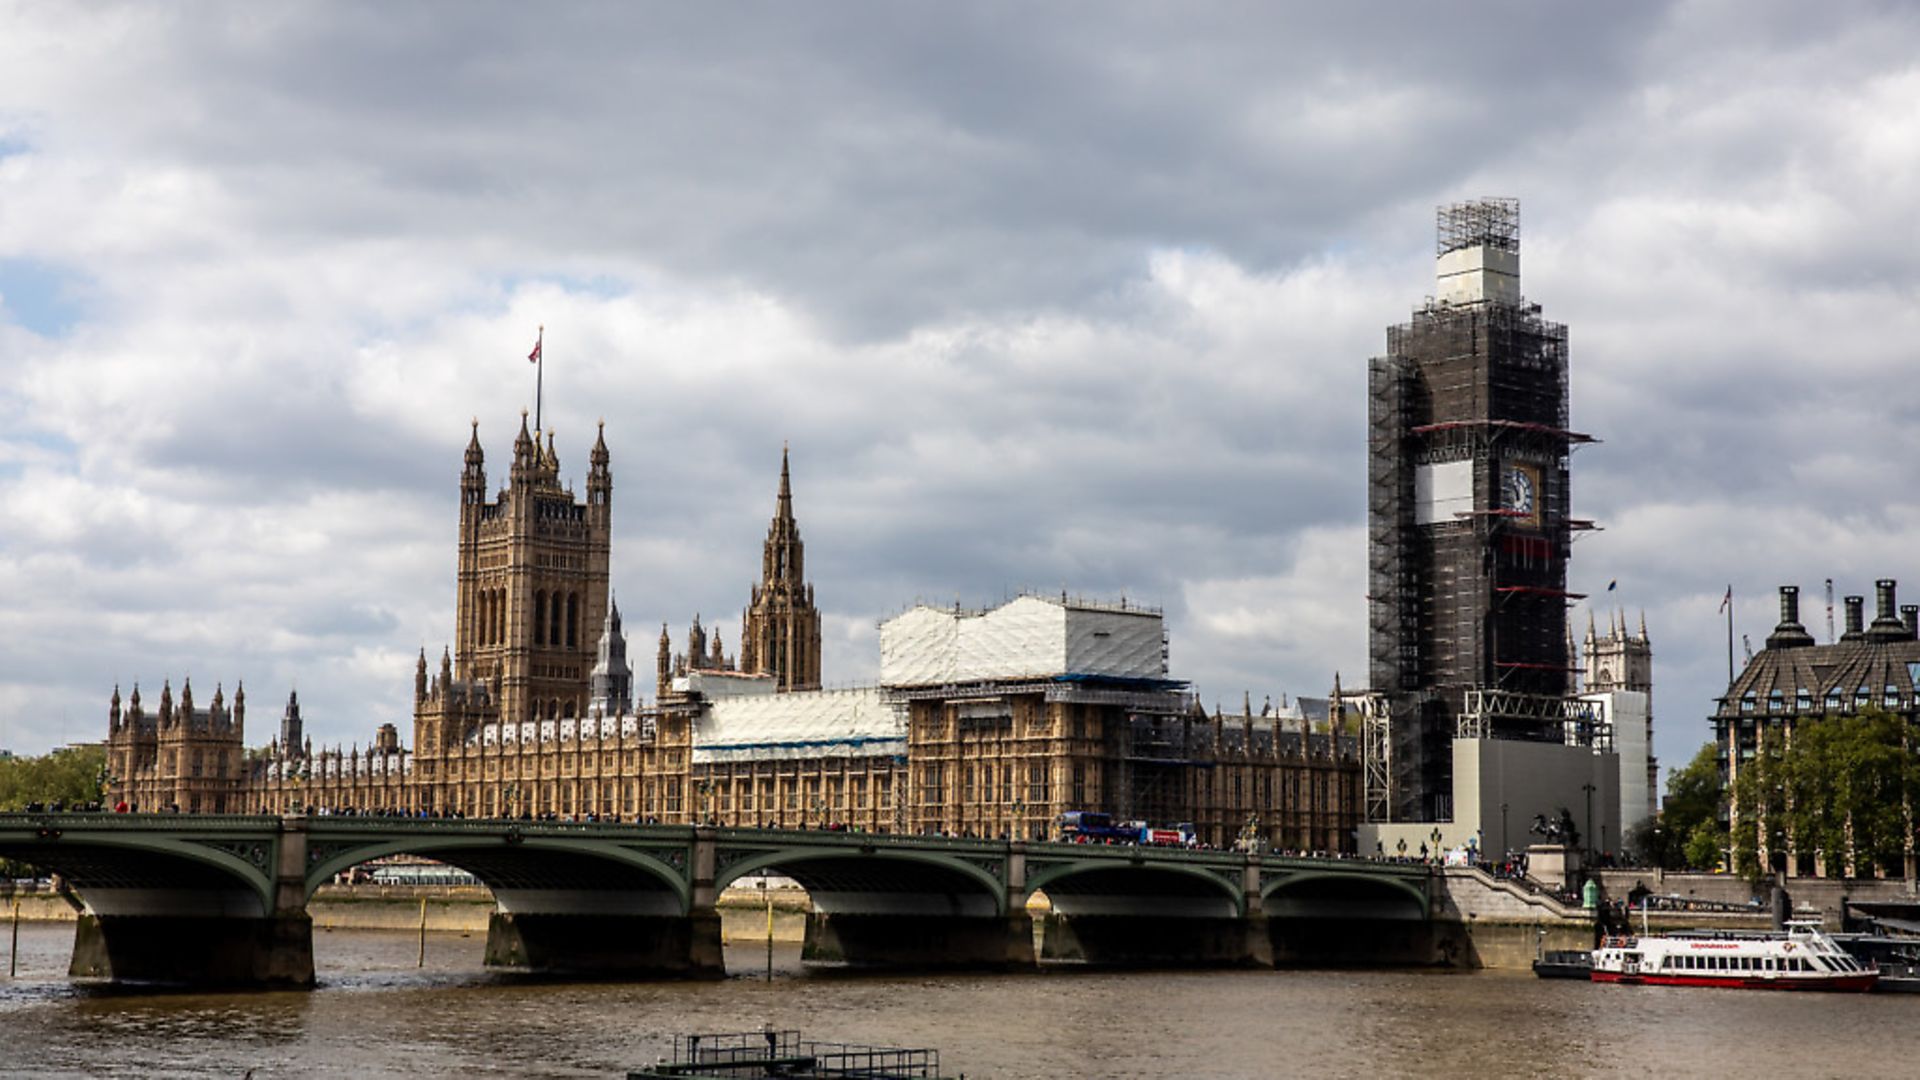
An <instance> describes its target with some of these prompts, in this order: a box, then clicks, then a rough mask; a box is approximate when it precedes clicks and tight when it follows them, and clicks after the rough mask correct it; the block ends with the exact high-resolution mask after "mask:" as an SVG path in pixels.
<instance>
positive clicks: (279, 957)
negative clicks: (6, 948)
mask: <svg viewBox="0 0 1920 1080" xmlns="http://www.w3.org/2000/svg"><path fill="white" fill-rule="evenodd" d="M306 825H307V823H306V819H305V818H287V819H286V820H285V821H283V822H282V823H281V826H280V830H279V835H278V837H277V841H278V842H277V843H275V844H274V845H273V847H272V852H273V854H272V855H271V858H272V860H273V889H272V901H271V906H270V907H265V906H264V905H262V903H261V898H260V895H259V894H258V893H256V892H254V891H253V890H252V889H249V888H246V887H244V886H238V885H234V886H229V887H219V886H214V887H190V886H187V887H181V886H175V887H166V886H149V887H142V888H111V887H99V888H88V889H87V890H86V891H85V892H84V893H83V894H82V895H81V902H82V910H81V912H80V915H79V919H78V920H77V922H76V925H75V927H74V937H73V958H72V960H71V961H70V962H69V963H68V965H67V975H68V977H69V978H77V979H103V980H107V981H110V982H116V983H122V982H136V983H161V984H168V985H176V986H192V987H209V988H211V987H250V988H262V989H277V990H304V989H307V988H310V987H312V986H313V920H312V919H311V918H309V917H308V915H307V906H306V900H307V893H306V877H305V872H306V863H307V833H306ZM263 856H264V853H263ZM263 908H265V909H264V910H263Z"/></svg>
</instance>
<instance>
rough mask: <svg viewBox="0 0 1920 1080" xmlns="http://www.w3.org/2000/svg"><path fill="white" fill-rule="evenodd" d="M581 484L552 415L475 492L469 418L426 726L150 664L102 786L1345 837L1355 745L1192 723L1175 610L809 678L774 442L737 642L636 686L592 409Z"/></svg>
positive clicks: (803, 599)
mask: <svg viewBox="0 0 1920 1080" xmlns="http://www.w3.org/2000/svg"><path fill="white" fill-rule="evenodd" d="M587 464H588V467H587V474H586V490H585V495H584V498H582V497H581V496H579V495H577V494H576V493H575V492H574V491H573V489H572V488H571V486H569V485H567V484H565V483H563V481H562V479H561V466H560V460H559V456H558V453H557V451H556V449H555V443H554V439H553V436H552V434H551V433H548V434H546V435H545V441H544V443H543V442H542V435H541V433H540V432H537V431H531V432H530V431H529V430H528V427H527V423H526V417H525V415H524V414H523V415H522V417H521V424H520V431H519V433H518V435H517V437H516V438H515V439H514V443H513V457H512V462H511V465H510V466H509V468H508V474H507V483H506V484H505V486H504V487H502V488H500V489H499V490H498V491H496V492H492V493H490V492H489V485H488V477H487V468H486V455H485V453H484V451H483V449H482V447H481V444H480V437H479V425H478V422H477V421H476V422H475V424H474V427H473V432H472V435H471V437H470V439H469V441H468V444H467V448H466V454H465V462H464V468H463V470H462V472H461V474H460V482H459V506H458V520H459V541H458V546H459V550H458V569H457V573H456V580H455V590H456V592H455V596H456V601H455V624H454V628H453V642H452V644H451V646H450V647H448V648H445V649H443V650H442V651H441V654H440V656H439V657H438V658H437V659H435V658H430V657H429V656H428V655H427V653H426V652H425V651H424V650H423V651H422V652H421V654H420V656H419V658H418V660H417V662H416V664H415V667H414V671H413V732H412V736H413V738H412V745H411V747H410V748H409V747H408V746H406V745H403V743H402V741H401V739H400V732H399V730H398V728H397V727H396V725H394V724H391V723H388V724H381V725H379V727H378V728H377V729H376V730H375V731H374V732H373V733H372V735H371V738H370V740H369V741H368V743H367V744H366V745H364V746H361V745H355V746H353V747H351V748H338V747H336V748H331V749H325V748H323V749H316V748H315V747H314V745H313V742H312V740H311V738H309V737H307V736H306V734H305V732H304V730H303V721H302V717H301V713H300V702H299V699H298V696H297V694H289V696H288V698H287V701H286V704H285V707H284V709H283V711H282V713H281V716H280V718H279V725H278V731H277V734H276V736H275V737H274V738H273V739H272V740H271V741H270V743H269V744H268V745H267V746H266V747H265V748H262V749H251V750H250V749H248V748H247V747H246V745H245V717H246V694H245V691H244V689H243V688H242V687H241V686H240V685H239V684H236V686H235V688H234V691H233V696H232V699H231V700H230V701H229V700H228V699H227V698H226V696H225V692H224V689H223V688H216V690H215V691H214V694H213V696H212V699H211V701H210V702H209V703H208V704H207V705H206V706H205V707H200V706H198V705H196V703H195V699H194V694H193V689H192V687H191V686H190V685H187V684H184V683H183V684H182V686H181V687H180V690H179V695H178V698H177V699H176V698H175V696H174V691H173V688H172V686H171V685H170V683H169V684H167V685H163V687H162V689H161V692H160V698H159V702H158V707H157V708H151V709H150V708H149V707H148V706H147V705H145V704H143V702H142V700H141V695H140V691H139V689H138V688H137V687H135V688H134V689H133V692H132V694H131V695H130V697H129V698H128V699H127V700H125V701H122V699H121V697H120V692H119V690H118V688H116V689H115V690H114V693H113V697H112V701H111V704H110V708H109V731H108V742H107V747H108V769H109V772H110V774H111V776H110V778H109V781H108V786H109V790H108V798H109V799H110V800H111V801H113V802H116V803H122V802H124V803H126V804H127V805H128V807H129V808H131V809H138V810H140V811H151V810H178V811H180V812H184V813H236V812H237V813H289V812H297V811H303V810H304V811H308V812H358V813H397V814H430V815H454V816H467V817H523V816H528V815H532V816H540V817H547V816H552V817H558V818H562V819H567V818H572V819H580V820H589V819H591V820H620V821H658V822H666V823H697V822H707V823H715V824H723V825H765V826H774V827H786V828H803V827H846V828H855V829H864V830H870V831H916V832H933V831H940V832H948V833H952V834H954V835H974V836H1017V837H1028V838H1035V839H1044V838H1047V837H1049V836H1052V835H1055V834H1056V831H1057V825H1056V823H1057V822H1058V820H1059V816H1060V815H1061V814H1062V813H1064V812H1066V811H1069V810H1101V811H1106V812H1109V813H1112V814H1114V815H1116V816H1117V817H1121V818H1137V819H1142V820H1149V821H1152V822H1154V823H1156V824H1163V823H1164V824H1171V823H1184V822H1190V823H1192V824H1193V826H1194V828H1195V831H1196V833H1197V834H1198V836H1199V837H1200V839H1202V840H1203V841H1206V842H1210V843H1216V844H1227V843H1232V842H1235V841H1236V840H1246V841H1255V840H1258V841H1260V842H1264V843H1266V844H1268V845H1270V846H1273V847H1277V848H1287V849H1297V850H1350V849H1351V847H1352V845H1353V834H1354V828H1355V827H1356V826H1357V825H1358V823H1359V821H1358V819H1359V812H1360V775H1359V765H1358V761H1357V746H1356V744H1355V741H1354V740H1353V739H1352V738H1351V737H1349V736H1346V735H1345V734H1343V732H1342V730H1341V727H1342V725H1341V724H1340V723H1339V719H1340V716H1341V710H1340V709H1339V707H1338V705H1337V696H1336V705H1335V706H1334V708H1333V711H1332V718H1333V719H1332V721H1331V722H1329V721H1327V720H1325V719H1324V718H1322V720H1321V723H1320V724H1319V730H1315V724H1314V721H1313V718H1310V717H1309V716H1308V715H1306V714H1304V713H1299V712H1297V711H1295V712H1291V713H1289V712H1288V710H1284V709H1283V710H1275V709H1273V708H1272V707H1271V706H1268V707H1263V708H1262V709H1261V710H1260V712H1259V714H1257V715H1256V713H1255V711H1254V709H1253V706H1252V703H1251V699H1250V698H1248V699H1247V700H1246V701H1245V702H1244V703H1243V707H1242V712H1241V714H1240V715H1237V716H1229V715H1223V714H1222V712H1221V711H1220V710H1219V709H1217V708H1216V710H1215V711H1214V712H1213V714H1211V715H1209V714H1207V713H1206V712H1205V711H1204V710H1203V709H1202V708H1201V707H1200V706H1199V704H1198V702H1197V700H1196V699H1195V697H1194V695H1193V694H1192V693H1191V692H1190V691H1189V688H1188V686H1187V684H1186V683H1185V682H1183V681H1180V680H1176V679H1172V678H1169V677H1168V675H1167V671H1166V663H1167V661H1166V657H1167V640H1166V633H1165V630H1164V627H1163V622H1162V617H1161V613H1160V612H1159V611H1157V610H1154V609H1150V608H1141V607H1139V606H1138V605H1133V606H1129V605H1127V604H1126V603H1124V602H1122V603H1120V604H1103V603H1098V602H1093V601H1087V600H1081V599H1076V598H1070V597H1068V596H1066V595H1065V594H1064V593H1062V594H1058V595H1052V596H1023V597H1021V598H1019V599H1016V600H1014V601H1011V602H1009V603H1007V604H1004V605H1002V606H1000V607H998V608H995V609H992V610H983V611H970V610H960V609H958V608H937V609H936V608H928V607H916V608H913V609H910V610H908V611H907V612H905V613H903V614H901V615H899V616H897V617H895V618H894V619H891V620H888V621H887V622H886V623H884V624H882V627H881V650H882V657H881V679H880V683H879V684H878V685H875V686H870V687H861V688H854V689H832V690H829V689H822V679H821V622H820V612H819V609H818V608H817V607H816V606H815V602H814V593H813V587H812V585H811V584H810V583H808V581H807V579H806V575H805V565H806V564H805V547H804V544H803V543H802V540H801V536H800V527H799V524H798V522H797V520H796V517H795V514H794V499H793V491H792V482H791V476H790V472H789V466H788V461H787V456H786V454H785V452H784V451H783V453H782V458H781V466H780V477H779V487H778V494H777V496H776V499H775V504H774V512H773V516H772V520H771V522H770V524H769V525H768V529H767V535H766V538H765V541H764V543H763V545H762V553H761V565H760V575H759V580H758V581H757V583H755V584H754V585H753V586H752V587H751V589H750V590H749V592H748V595H747V603H746V605H745V608H744V610H743V612H742V618H741V626H740V635H739V637H738V638H737V639H736V648H737V652H736V654H735V655H732V656H729V655H728V654H727V652H726V649H725V647H724V645H723V642H722V640H721V635H720V633H719V632H718V630H717V629H714V630H712V631H709V630H708V629H707V628H704V627H702V626H701V625H700V622H699V620H698V618H697V617H696V618H695V619H694V621H693V623H692V625H691V627H690V628H689V630H688V632H687V635H686V639H685V647H684V649H683V650H680V651H676V650H675V649H674V647H673V642H672V640H671V638H670V635H669V633H668V630H667V628H666V627H665V626H664V625H663V626H662V628H661V632H660V638H659V641H658V648H657V652H656V657H655V672H654V674H655V686H654V695H653V701H652V703H651V704H647V703H645V702H643V701H640V700H638V699H637V698H636V695H635V687H634V685H633V683H634V679H633V669H632V668H631V666H630V665H629V662H628V655H627V638H626V635H625V630H624V627H623V625H622V622H621V617H620V610H619V607H618V605H617V603H616V602H615V594H614V592H613V591H612V590H611V588H610V584H609V570H610V567H609V552H610V548H611V537H612V529H613V491H614V485H613V473H612V469H611V455H610V453H609V451H608V448H607V444H606V439H605V432H604V426H603V429H602V430H601V432H600V433H599V434H598V435H597V436H596V438H595V440H594V443H593V446H592V448H591V450H590V451H589V453H588V458H587Z"/></svg>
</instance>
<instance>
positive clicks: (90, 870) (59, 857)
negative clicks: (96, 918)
mask: <svg viewBox="0 0 1920 1080" xmlns="http://www.w3.org/2000/svg"><path fill="white" fill-rule="evenodd" d="M61 824H62V823H61V822H59V821H52V822H48V823H46V824H41V825H35V826H32V827H31V832H29V833H25V834H23V835H14V834H15V833H16V832H19V830H15V829H4V830H0V858H7V859H13V860H16V861H18V862H23V863H27V864H28V865H31V866H35V867H39V868H42V869H45V870H47V871H49V872H51V873H56V874H59V875H60V877H61V879H62V880H63V881H65V882H66V883H67V885H68V886H69V887H71V888H72V889H73V892H74V894H75V895H77V896H78V897H79V898H80V899H81V900H82V901H84V902H86V903H87V904H88V905H89V907H92V908H95V909H96V910H101V911H112V910H116V909H118V908H119V907H121V906H122V904H121V903H120V901H121V900H122V898H125V899H126V901H127V902H128V903H135V902H137V903H138V905H139V910H140V912H141V913H143V914H144V913H147V912H152V911H155V910H158V908H160V907H163V906H177V905H176V904H174V903H173V901H179V902H180V903H186V902H187V901H185V900H183V899H182V898H184V897H186V896H188V895H189V894H195V895H196V897H197V898H196V899H195V900H194V901H192V903H193V904H196V905H205V906H207V907H209V908H212V910H209V911H208V912H207V913H208V914H231V915H241V916H247V917H260V916H264V915H266V914H267V913H268V912H269V911H270V910H272V907H273V876H272V875H273V860H274V858H275V856H276V854H277V845H276V844H275V843H274V840H273V838H272V837H271V836H269V835H263V836H261V837H259V838H257V839H256V838H241V839H235V838H231V837H206V838H196V837H193V836H182V835H174V834H166V835H154V834H150V833H147V834H143V833H139V832H129V833H126V834H122V835H103V834H100V833H95V832H86V833H78V832H76V833H73V834H71V835H68V834H67V832H66V831H65V830H63V829H62V828H61V827H60V826H61ZM169 898H172V899H171V900H170V899H169ZM212 898H218V899H217V900H215V899H212Z"/></svg>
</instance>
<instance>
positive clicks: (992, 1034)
mask: <svg viewBox="0 0 1920 1080" xmlns="http://www.w3.org/2000/svg"><path fill="white" fill-rule="evenodd" d="M484 936H485V935H483V934H475V935H473V936H471V937H468V936H463V935H458V934H431V935H429V936H428V940H427V949H426V962H425V966H424V967H416V963H417V962H418V959H419V955H418V947H419V946H418V939H417V938H416V937H415V936H414V935H412V934H407V933H395V932H383V931H365V930H359V931H333V932H316V934H315V935H314V955H315V962H316V966H317V967H318V968H319V972H320V979H321V984H322V985H321V986H320V988H319V989H317V990H315V991H313V992H311V993H274V994H219V995H213V994H191V995H189V994H142V993H129V992H113V991H104V990H89V989H83V988H78V987H75V986H73V985H71V984H69V983H68V982H67V981H66V978H65V971H66V963H67V955H68V951H69V950H70V948H71V946H72V940H73V929H72V926H71V924H67V925H55V924H26V925H23V926H22V927H21V931H20V974H19V976H18V977H17V978H15V979H12V980H10V981H0V1032H3V1033H4V1036H3V1037H0V1073H4V1074H5V1075H8V1076H16V1075H31V1076H50V1077H68V1076H71V1077H83V1076H84V1077H93V1076H114V1077H149V1076H151V1077H183V1076H224V1077H241V1076H245V1075H247V1074H248V1073H249V1071H251V1073H252V1075H253V1076H254V1077H256V1078H259V1080H264V1078H267V1077H303V1076H355V1077H365V1076H394V1077H398V1076H405V1077H474V1076H542V1077H601V1078H619V1077H624V1076H625V1073H626V1070H627V1069H629V1068H633V1067H636V1066H639V1065H641V1064H645V1063H649V1062H651V1061H654V1060H656V1059H658V1058H659V1057H660V1056H661V1054H663V1053H664V1052H665V1050H666V1049H667V1046H668V1040H669V1039H670V1037H671V1036H672V1035H673V1034H676V1033H684V1032H696V1031H733V1030H750V1029H757V1028H759V1027H760V1026H761V1025H762V1024H768V1023H770V1024H773V1025H775V1026H777V1027H782V1028H797V1029H799V1030H801V1031H802V1032H803V1033H804V1034H805V1035H807V1036H809V1037H813V1038H819V1039H828V1040H834V1041H848V1042H872V1043H882V1044H889V1045H898V1046H925V1047H932V1048H934V1049H937V1050H939V1051H940V1056H941V1065H942V1067H943V1070H944V1071H945V1072H946V1073H948V1074H952V1075H958V1074H959V1073H962V1072H964V1073H965V1074H966V1075H967V1076H969V1077H974V1078H1039V1077H1048V1078H1059V1077H1176V1076H1206V1077H1272V1076H1305V1075H1314V1076H1329V1077H1347V1076H1351V1077H1369V1078H1382V1077H1392V1076H1404V1075H1410V1074H1420V1075H1423V1076H1434V1077H1492V1076H1502V1077H1504V1076H1540V1077H1568V1076H1601V1075H1625V1076H1661V1077H1669V1076H1701V1077H1706V1076H1712V1077H1724V1076H1822V1077H1824V1076H1848V1077H1869V1076H1896V1075H1913V1074H1914V1072H1915V1069H1916V1063H1920V1023H1916V1022H1915V1021H1916V1019H1920V996H1906V995H1871V996H1867V995H1825V994H1766V993H1739V992H1735V991H1717V990H1687V989H1667V988H1648V987H1638V988H1627V987H1611V986H1596V985H1592V984H1588V983H1583V982H1557V981H1544V982H1543V981H1539V980H1536V979H1534V978H1533V977H1532V976H1531V975H1527V974H1523V973H1515V972H1471V973H1447V972H1434V971H1278V972H1275V971H1265V972H1261V971H1249V972H1137V973H1124V974H1108V973H1092V972H1085V971H1048V972H1044V973H1041V974H1037V975H1035V974H1028V975H866V974H848V973H838V972H828V973H809V972H806V971H803V970H802V969H801V967H800V965H799V961H798V947H797V946H794V945H790V944H789V945H782V946H779V947H777V948H776V953H775V971H774V978H773V980H772V981H771V982H768V981H765V980H764V979H763V978H762V977H761V975H760V972H761V970H762V969H763V966H764V962H765V961H764V957H765V953H764V949H763V947H762V946H759V945H746V946H738V947H729V949H728V951H727V964H728V968H729V970H731V971H735V972H752V973H753V974H751V975H746V974H742V975H737V976H735V977H733V978H729V979H727V980H725V981H722V982H711V983H649V984H586V985H581V984H552V983H529V982H523V981H517V980H512V979H503V978H498V977H494V976H490V975H487V974H485V973H484V972H483V971H482V970H481V964H480V959H481V947H482V944H483V939H484Z"/></svg>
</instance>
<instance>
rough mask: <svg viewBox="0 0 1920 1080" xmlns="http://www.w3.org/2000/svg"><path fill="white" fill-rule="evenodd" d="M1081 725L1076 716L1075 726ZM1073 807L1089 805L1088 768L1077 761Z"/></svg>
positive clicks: (1074, 770)
mask: <svg viewBox="0 0 1920 1080" xmlns="http://www.w3.org/2000/svg"><path fill="white" fill-rule="evenodd" d="M1079 723H1080V718H1079V717H1078V716H1075V717H1074V724H1075V726H1078V725H1079ZM1073 805H1075V806H1081V807H1084V806H1086V805H1087V767H1086V765H1084V764H1082V763H1081V762H1077V761H1076V762H1074V763H1073Z"/></svg>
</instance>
